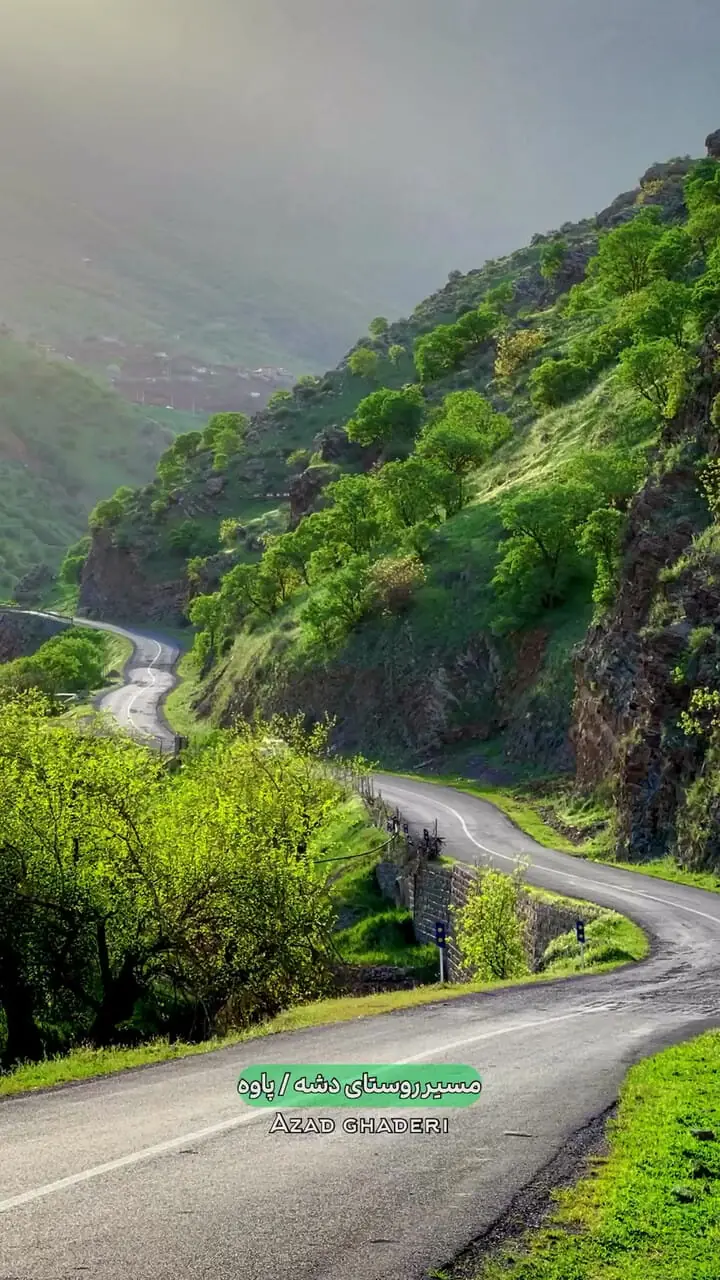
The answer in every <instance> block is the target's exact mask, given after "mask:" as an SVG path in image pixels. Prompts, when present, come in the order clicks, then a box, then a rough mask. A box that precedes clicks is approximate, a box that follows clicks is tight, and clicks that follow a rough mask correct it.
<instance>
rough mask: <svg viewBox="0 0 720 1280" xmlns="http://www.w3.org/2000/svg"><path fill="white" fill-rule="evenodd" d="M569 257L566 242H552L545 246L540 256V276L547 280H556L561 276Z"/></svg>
mask: <svg viewBox="0 0 720 1280" xmlns="http://www.w3.org/2000/svg"><path fill="white" fill-rule="evenodd" d="M567 255H568V244H567V241H566V240H552V241H551V242H550V244H547V245H545V247H544V249H543V251H542V253H541V254H540V274H541V275H542V276H544V277H545V279H546V280H554V279H555V276H556V275H558V274H559V272H560V271H561V270H562V267H563V265H564V262H565V259H566V258H567Z"/></svg>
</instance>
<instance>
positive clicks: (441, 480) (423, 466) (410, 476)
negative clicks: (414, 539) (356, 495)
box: [375, 455, 452, 529]
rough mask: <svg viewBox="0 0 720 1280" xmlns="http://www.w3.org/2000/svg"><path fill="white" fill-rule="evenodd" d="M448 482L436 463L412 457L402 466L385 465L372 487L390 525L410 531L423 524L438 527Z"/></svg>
mask: <svg viewBox="0 0 720 1280" xmlns="http://www.w3.org/2000/svg"><path fill="white" fill-rule="evenodd" d="M451 480H452V477H451V476H450V475H449V473H448V472H447V471H446V470H445V468H444V467H440V466H439V465H438V463H437V461H436V460H435V461H433V460H432V459H431V458H424V457H422V456H416V455H413V456H412V457H410V458H407V459H405V461H404V462H388V463H386V464H385V466H384V467H381V469H380V471H379V472H378V475H377V479H376V481H375V484H376V489H377V494H378V500H379V503H380V505H381V507H382V508H383V509H384V510H385V511H386V512H387V518H388V522H389V523H390V525H391V526H393V525H394V526H396V527H399V528H400V529H411V528H413V527H414V526H415V525H417V524H420V523H421V522H423V521H429V522H430V523H431V524H437V523H439V521H440V519H441V517H442V512H443V510H444V508H445V503H446V501H447V500H448V491H449V488H450V486H449V483H448V482H449V481H451Z"/></svg>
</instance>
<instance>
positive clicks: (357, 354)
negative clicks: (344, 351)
mask: <svg viewBox="0 0 720 1280" xmlns="http://www.w3.org/2000/svg"><path fill="white" fill-rule="evenodd" d="M348 368H349V369H350V372H351V373H352V375H353V377H355V378H367V379H368V380H369V381H371V382H374V381H375V379H376V378H377V376H378V372H379V369H380V357H379V356H378V353H377V351H373V350H371V348H370V347H358V348H357V349H356V350H355V351H353V352H352V355H351V356H350V358H349V360H348Z"/></svg>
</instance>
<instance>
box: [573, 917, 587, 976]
mask: <svg viewBox="0 0 720 1280" xmlns="http://www.w3.org/2000/svg"><path fill="white" fill-rule="evenodd" d="M575 936H576V937H577V940H578V943H579V945H580V967H581V969H584V968H585V921H584V920H576V921H575Z"/></svg>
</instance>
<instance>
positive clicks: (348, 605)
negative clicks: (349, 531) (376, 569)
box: [302, 555, 374, 662]
mask: <svg viewBox="0 0 720 1280" xmlns="http://www.w3.org/2000/svg"><path fill="white" fill-rule="evenodd" d="M324 582H325V585H324V587H323V589H322V590H321V591H318V592H317V593H316V594H315V595H313V596H312V598H311V599H310V600H309V601H308V603H307V605H306V606H305V609H304V610H303V615H302V630H303V634H304V636H305V639H306V642H307V644H308V647H309V648H310V650H311V651H312V652H313V653H314V655H315V656H316V658H317V660H318V661H319V662H324V661H327V660H328V659H329V658H331V657H333V656H334V654H335V653H336V652H337V650H338V649H339V648H340V647H341V646H342V644H343V642H344V641H345V639H346V638H347V636H348V635H349V633H350V632H351V631H352V630H353V628H354V627H356V626H357V625H358V623H359V622H360V621H361V620H362V619H363V618H364V617H365V615H366V614H367V613H368V612H369V610H370V609H371V608H372V605H373V600H374V590H373V585H372V583H371V581H370V557H369V556H368V555H352V556H350V558H349V559H347V560H346V561H345V563H344V564H342V566H341V567H340V568H338V569H336V570H335V572H334V573H331V574H330V575H329V576H328V577H327V578H325V579H324Z"/></svg>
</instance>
